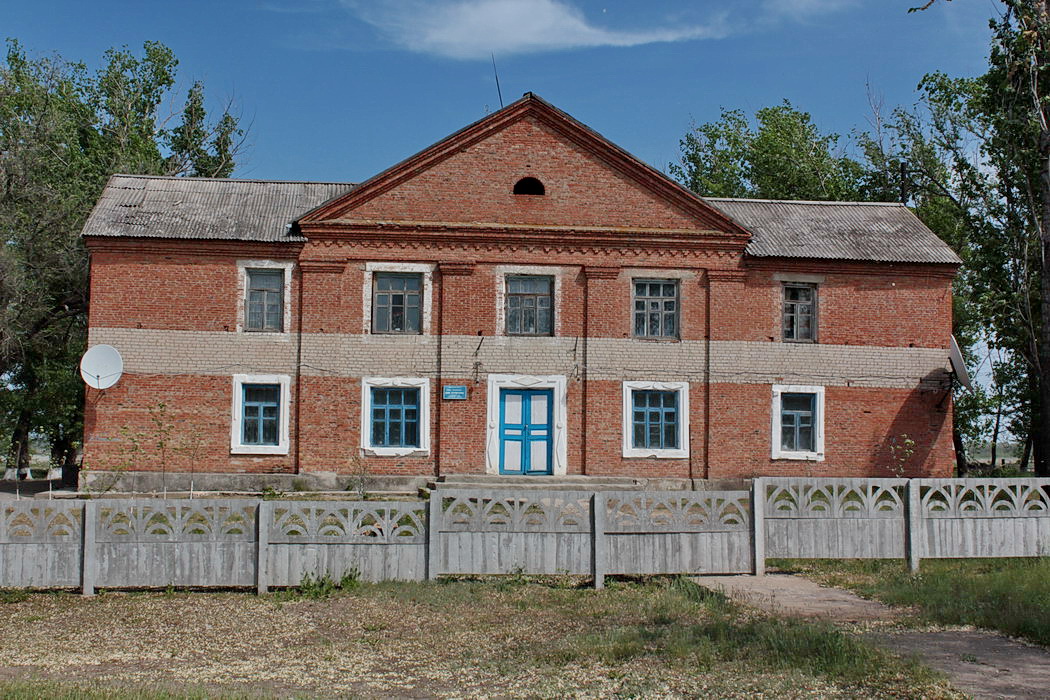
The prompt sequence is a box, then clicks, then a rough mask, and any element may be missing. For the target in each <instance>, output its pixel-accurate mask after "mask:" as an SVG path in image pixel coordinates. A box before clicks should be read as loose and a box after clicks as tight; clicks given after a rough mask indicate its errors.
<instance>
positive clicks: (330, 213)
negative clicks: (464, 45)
mask: <svg viewBox="0 0 1050 700" xmlns="http://www.w3.org/2000/svg"><path fill="white" fill-rule="evenodd" d="M528 128H533V129H536V128H539V129H542V130H545V131H546V132H547V133H549V134H553V135H555V136H556V137H557V139H558V140H559V141H560V142H561V143H560V144H554V145H555V146H564V147H566V148H573V149H575V150H576V151H577V152H578V153H582V154H583V155H584V156H585V157H579V156H577V162H578V163H579V165H580V167H581V168H582V167H585V165H586V163H584V162H583V161H584V160H586V161H588V162H590V163H598V164H600V167H602V168H605V169H611V170H612V171H613V173H614V174H615V176H616V177H617V178H619V179H620V180H621V181H623V182H624V183H625V184H626V183H629V185H630V186H631V188H633V189H634V190H636V193H637V194H639V195H640V198H639V201H641V200H642V199H643V198H648V202H649V204H650V206H652V205H654V204H655V203H659V204H660V206H663V207H665V208H667V209H668V210H674V211H675V212H676V216H677V217H678V218H679V219H681V221H684V222H686V223H685V224H681V223H679V224H678V225H675V224H674V223H669V224H666V225H661V224H660V223H657V221H653V222H652V223H649V222H646V223H645V224H644V226H645V227H651V228H657V229H659V228H689V229H697V230H706V231H720V232H725V233H728V234H731V235H738V236H745V237H749V236H750V234H749V232H748V231H747V230H746V229H744V228H743V227H741V226H740V225H739V224H737V223H736V222H734V221H733V220H732V219H731V218H729V217H728V216H727V215H725V214H724V213H722V212H721V211H719V210H718V209H716V208H714V207H712V206H711V205H709V204H707V203H706V202H705V201H704V200H702V199H700V198H699V197H697V196H696V195H695V194H693V193H692V192H690V191H689V190H687V189H685V188H684V187H682V186H681V185H679V184H678V183H676V182H674V181H673V180H671V179H670V178H668V177H667V176H666V175H664V174H663V173H661V172H659V171H658V170H656V169H654V168H652V167H650V166H649V165H646V164H645V163H643V162H641V161H640V160H638V159H637V158H635V157H634V156H632V155H631V154H629V153H628V152H626V151H624V150H623V149H622V148H620V147H618V146H616V145H615V144H613V143H612V142H610V141H608V140H607V139H605V138H604V137H603V136H601V135H600V134H598V133H597V132H595V131H593V130H592V129H590V128H588V127H587V126H585V125H583V124H581V123H580V122H578V121H576V120H575V119H573V118H572V117H570V116H569V115H568V114H566V113H565V112H562V111H561V110H559V109H557V108H555V107H554V106H552V105H551V104H549V103H548V102H546V101H544V100H542V99H540V98H539V97H537V96H535V95H533V94H532V93H526V94H525V96H524V97H522V98H521V99H520V100H518V101H517V102H514V103H513V104H510V105H508V106H507V107H505V108H504V109H501V110H499V111H498V112H494V113H493V114H490V115H488V116H486V117H485V118H483V119H481V120H479V121H477V122H475V123H473V124H471V125H469V126H467V127H465V128H463V129H461V130H459V131H457V132H456V133H454V134H452V135H450V136H448V137H446V138H445V139H442V140H441V141H439V142H437V143H436V144H434V145H433V146H430V147H429V148H426V149H424V150H423V151H420V152H419V153H417V154H416V155H414V156H412V157H410V158H408V159H406V160H404V161H402V162H401V163H399V164H397V165H395V166H393V167H392V168H389V169H387V170H385V171H383V172H382V173H379V174H378V175H376V176H374V177H372V178H370V179H369V180H366V181H365V182H363V183H361V184H360V185H358V186H357V187H356V188H354V189H353V190H352V191H350V192H348V193H346V194H344V195H342V196H340V197H336V198H335V199H332V200H331V201H329V202H326V203H324V204H322V205H321V206H319V207H317V208H316V209H313V210H312V211H309V212H307V213H306V214H305V215H303V216H302V217H301V218H300V219H299V224H300V226H301V227H303V228H304V229H306V228H308V227H310V225H311V224H321V223H322V222H334V221H340V220H361V219H386V218H388V217H387V216H384V215H383V214H384V213H386V212H385V211H384V209H385V210H387V211H392V210H394V209H397V210H398V213H399V214H401V213H402V210H401V209H399V208H398V207H399V206H401V203H406V204H405V209H407V210H411V208H412V205H411V202H412V201H413V200H411V198H409V197H404V198H400V199H399V204H398V205H397V206H390V205H387V206H385V207H384V205H383V204H382V202H383V201H384V199H385V197H384V196H385V195H389V196H391V197H392V196H393V195H394V191H395V190H397V188H399V187H401V188H402V189H403V190H410V189H411V184H410V183H411V181H413V180H415V179H424V178H426V177H427V174H428V173H431V174H433V173H439V172H440V171H441V169H442V167H444V168H449V167H450V163H451V162H452V161H451V160H450V159H455V158H456V157H457V156H460V154H464V153H467V152H469V151H470V149H471V148H472V147H474V146H477V145H479V144H481V145H484V144H482V142H484V141H485V140H487V139H498V138H500V137H501V136H504V135H509V137H510V138H513V137H515V136H516V133H515V132H516V131H522V130H525V129H528ZM560 155H562V156H564V155H565V154H564V153H562V154H560ZM542 157H543V156H542V154H539V155H536V156H535V158H534V159H535V160H540V159H542ZM563 159H564V158H563ZM520 174H521V175H528V174H530V173H528V172H521V173H520ZM477 175H478V174H477V173H470V175H469V176H468V177H469V178H470V179H471V180H475V181H476V179H477ZM426 184H427V187H422V188H419V189H420V190H421V192H422V196H423V197H424V198H425V195H426V193H427V192H434V189H433V188H434V187H440V186H448V187H450V188H454V187H457V186H458V187H461V188H462V191H463V194H464V196H466V195H469V189H470V186H471V182H470V181H466V182H460V183H451V184H447V183H445V181H442V180H436V181H435V182H434V183H426ZM501 186H503V184H502V183H501ZM622 189H626V188H622ZM399 192H400V191H399ZM448 194H449V195H454V194H455V191H454V190H452V189H450V191H449V193H448ZM599 194H602V195H606V196H608V193H594V195H593V196H595V197H598V195H599ZM404 214H406V215H407V218H412V214H411V212H410V211H404ZM397 218H399V219H404V218H406V216H400V215H399V216H398V217H397ZM422 218H426V219H430V220H433V219H434V218H435V217H430V216H424V217H422ZM643 218H644V217H643ZM665 218H666V219H668V220H669V221H670V220H672V219H673V218H674V217H665ZM453 220H455V218H454V217H453ZM460 220H463V221H465V220H473V219H460ZM523 223H525V222H523ZM528 223H539V222H528ZM574 223H585V222H574ZM625 223H626V222H625ZM621 225H623V224H621ZM627 225H629V224H627ZM308 235H309V234H308Z"/></svg>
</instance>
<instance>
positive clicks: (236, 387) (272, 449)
mask: <svg viewBox="0 0 1050 700" xmlns="http://www.w3.org/2000/svg"><path fill="white" fill-rule="evenodd" d="M290 399H291V378H290V377H289V376H288V375H287V374H235V375H233V408H232V412H231V420H230V453H231V454H248V455H286V454H288V419H289V406H290V404H291V400H290Z"/></svg>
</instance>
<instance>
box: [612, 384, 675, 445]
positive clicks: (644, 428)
mask: <svg viewBox="0 0 1050 700" xmlns="http://www.w3.org/2000/svg"><path fill="white" fill-rule="evenodd" d="M688 420H689V383H688V382H643V381H633V382H624V383H623V456H624V457H664V458H684V457H688V456H689V432H688Z"/></svg>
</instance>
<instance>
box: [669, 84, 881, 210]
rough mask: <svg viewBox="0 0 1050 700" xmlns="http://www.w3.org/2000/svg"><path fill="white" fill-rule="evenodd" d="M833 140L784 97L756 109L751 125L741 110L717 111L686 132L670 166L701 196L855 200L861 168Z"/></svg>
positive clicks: (836, 138)
mask: <svg viewBox="0 0 1050 700" xmlns="http://www.w3.org/2000/svg"><path fill="white" fill-rule="evenodd" d="M839 140H840V137H839V135H838V134H824V133H821V132H820V130H819V129H817V127H816V125H815V124H814V123H813V120H812V118H811V117H810V115H809V113H808V112H803V111H801V110H798V109H796V108H795V107H794V106H793V105H792V104H791V103H790V102H788V101H787V100H785V101H784V102H783V104H780V105H776V106H773V107H764V108H762V109H760V110H758V112H756V113H755V119H754V122H753V123H752V122H751V121H749V120H748V119H747V117H746V116H745V115H744V113H743V112H742V111H740V110H727V109H723V110H722V114H721V118H720V119H719V120H718V121H715V122H710V123H707V124H701V125H699V126H696V127H694V128H693V129H692V130H691V131H690V132H689V133H687V134H686V135H685V137H684V138H683V139H682V140H681V143H680V145H681V157H680V159H679V162H677V163H672V164H671V165H670V171H671V175H672V176H673V177H675V178H677V179H678V180H679V181H680V182H681V183H682V184H683V185H685V186H686V187H688V188H689V189H691V190H693V191H694V192H696V193H697V194H699V195H701V196H704V197H756V198H760V199H809V200H853V199H861V198H862V196H863V194H862V190H861V187H862V185H863V179H862V178H863V175H864V172H863V168H862V167H861V165H860V163H858V162H857V161H855V160H854V159H852V158H850V157H849V156H847V155H845V154H844V153H843V152H842V149H841V148H840V146H839Z"/></svg>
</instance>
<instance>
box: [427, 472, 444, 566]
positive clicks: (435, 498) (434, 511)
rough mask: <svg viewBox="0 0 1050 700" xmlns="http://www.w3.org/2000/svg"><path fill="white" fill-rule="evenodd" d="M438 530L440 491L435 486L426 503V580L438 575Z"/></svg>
mask: <svg viewBox="0 0 1050 700" xmlns="http://www.w3.org/2000/svg"><path fill="white" fill-rule="evenodd" d="M440 530H441V492H440V491H438V490H437V489H436V488H435V489H434V490H433V491H431V492H430V502H429V503H428V504H427V546H426V566H427V580H428V581H434V580H436V579H437V576H438V559H439V551H438V535H439V532H440Z"/></svg>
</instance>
